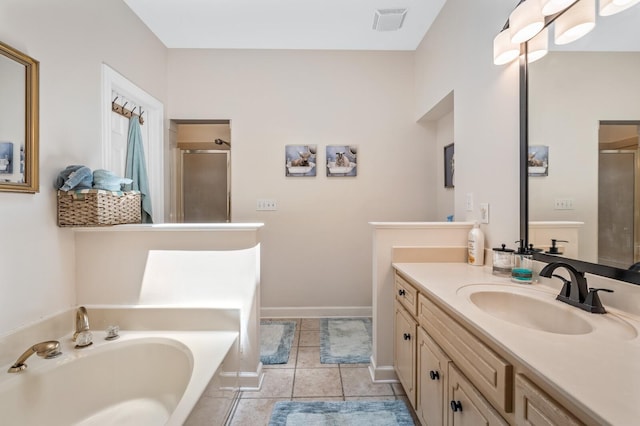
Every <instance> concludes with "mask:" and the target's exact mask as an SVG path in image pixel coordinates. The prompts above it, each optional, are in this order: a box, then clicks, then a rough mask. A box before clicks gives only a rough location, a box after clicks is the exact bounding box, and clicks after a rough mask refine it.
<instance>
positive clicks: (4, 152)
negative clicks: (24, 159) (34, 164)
mask: <svg viewBox="0 0 640 426" xmlns="http://www.w3.org/2000/svg"><path fill="white" fill-rule="evenodd" d="M0 174H9V175H10V174H13V142H0Z"/></svg>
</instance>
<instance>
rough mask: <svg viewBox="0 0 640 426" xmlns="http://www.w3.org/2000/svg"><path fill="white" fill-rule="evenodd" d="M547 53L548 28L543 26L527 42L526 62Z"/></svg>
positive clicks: (533, 60)
mask: <svg viewBox="0 0 640 426" xmlns="http://www.w3.org/2000/svg"><path fill="white" fill-rule="evenodd" d="M547 53H549V29H548V28H544V29H543V30H542V31H540V32H539V33H538V34H536V35H535V37H533V38H532V39H531V40H529V41H528V42H527V62H529V63H531V62H535V61H537V60H538V59H541V58H543V57H544V56H545V55H546V54H547Z"/></svg>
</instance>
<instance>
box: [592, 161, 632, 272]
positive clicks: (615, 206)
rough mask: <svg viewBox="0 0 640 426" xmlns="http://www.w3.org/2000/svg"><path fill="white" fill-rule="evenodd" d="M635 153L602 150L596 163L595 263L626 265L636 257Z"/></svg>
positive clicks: (629, 264)
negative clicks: (596, 220) (596, 257)
mask: <svg viewBox="0 0 640 426" xmlns="http://www.w3.org/2000/svg"><path fill="white" fill-rule="evenodd" d="M637 162H638V159H637V152H636V151H630V150H602V151H600V156H599V164H598V263H602V264H604V265H609V266H615V267H618V268H624V269H626V268H628V267H629V266H631V264H633V263H635V262H637V261H638V260H640V259H639V258H638V250H637V248H638V245H639V241H638V231H639V230H638V214H639V209H638V203H639V202H640V200H638V197H637V195H636V192H637V189H636V188H637V182H638V178H639V177H638V167H637Z"/></svg>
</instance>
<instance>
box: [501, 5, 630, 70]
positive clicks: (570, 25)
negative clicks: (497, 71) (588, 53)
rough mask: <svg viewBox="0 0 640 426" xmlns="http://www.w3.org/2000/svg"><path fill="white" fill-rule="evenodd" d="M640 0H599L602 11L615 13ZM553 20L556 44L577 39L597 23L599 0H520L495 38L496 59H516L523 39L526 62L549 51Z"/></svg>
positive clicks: (538, 57)
mask: <svg viewBox="0 0 640 426" xmlns="http://www.w3.org/2000/svg"><path fill="white" fill-rule="evenodd" d="M638 3H640V0H599V5H600V15H601V16H609V15H613V14H615V13H618V12H622V11H623V10H626V9H628V8H630V7H631V6H634V5H636V4H638ZM540 22H542V23H540ZM551 24H554V25H555V29H554V33H555V43H556V44H559V45H560V44H568V43H571V42H573V41H576V40H577V39H579V38H580V37H582V36H584V35H585V34H587V33H588V32H589V31H591V30H592V29H593V28H595V26H596V0H520V2H519V3H518V5H517V6H516V8H515V10H514V11H513V12H511V14H510V15H509V20H508V21H507V23H506V24H505V25H504V27H503V28H502V31H500V33H499V34H498V35H497V36H496V37H495V38H494V39H493V63H494V64H496V65H504V64H506V63H509V62H511V61H513V60H514V59H516V58H517V57H518V56H520V52H524V49H523V48H522V47H520V44H521V43H526V51H527V62H529V63H531V62H533V61H535V60H538V59H540V58H542V57H543V56H544V55H546V54H547V51H548V43H549V41H548V30H547V29H548V28H549V26H550V25H551ZM505 33H508V34H509V35H510V38H508V37H507V35H506V34H505ZM515 52H517V54H516V53H515Z"/></svg>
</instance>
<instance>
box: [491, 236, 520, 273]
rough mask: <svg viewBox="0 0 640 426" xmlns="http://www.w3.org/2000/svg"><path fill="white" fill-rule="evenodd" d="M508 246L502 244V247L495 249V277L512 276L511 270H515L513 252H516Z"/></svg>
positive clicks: (493, 269) (493, 270)
mask: <svg viewBox="0 0 640 426" xmlns="http://www.w3.org/2000/svg"><path fill="white" fill-rule="evenodd" d="M506 246H507V245H506V244H502V247H500V248H494V249H493V268H492V272H493V275H498V276H501V277H510V276H511V269H513V252H514V251H515V250H512V249H508V248H506Z"/></svg>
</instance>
